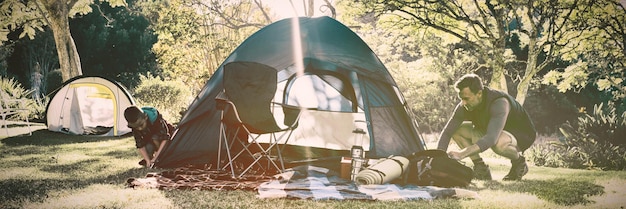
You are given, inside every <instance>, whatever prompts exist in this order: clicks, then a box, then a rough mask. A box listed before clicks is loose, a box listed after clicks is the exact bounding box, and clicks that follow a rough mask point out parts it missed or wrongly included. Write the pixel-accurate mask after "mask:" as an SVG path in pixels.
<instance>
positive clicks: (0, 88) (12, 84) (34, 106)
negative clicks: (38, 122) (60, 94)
mask: <svg viewBox="0 0 626 209" xmlns="http://www.w3.org/2000/svg"><path fill="white" fill-rule="evenodd" d="M30 93H31V92H30V91H27V90H26V89H24V87H22V85H21V84H20V83H18V82H17V81H15V80H14V79H13V78H11V79H7V78H4V77H3V78H1V79H0V96H1V97H2V98H3V99H7V100H15V99H20V100H21V101H19V102H10V103H8V104H7V105H8V107H10V108H27V109H29V111H24V112H20V113H19V114H15V115H12V116H10V117H9V119H17V120H24V119H26V117H28V118H29V120H32V119H40V118H41V114H39V113H41V112H42V111H41V109H42V108H43V109H44V111H43V112H45V105H43V107H42V105H40V104H38V103H37V102H35V100H33V99H30V98H29V97H28V95H29V94H30ZM3 105H5V104H3ZM4 107H6V106H4Z"/></svg>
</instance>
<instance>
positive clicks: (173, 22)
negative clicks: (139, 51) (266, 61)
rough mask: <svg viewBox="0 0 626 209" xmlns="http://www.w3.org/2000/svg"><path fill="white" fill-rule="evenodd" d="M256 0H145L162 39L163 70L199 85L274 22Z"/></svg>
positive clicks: (159, 48) (156, 49)
mask: <svg viewBox="0 0 626 209" xmlns="http://www.w3.org/2000/svg"><path fill="white" fill-rule="evenodd" d="M257 3H259V2H257V1H254V2H252V1H250V0H240V1H216V0H172V1H144V2H143V3H142V5H143V13H144V14H146V16H147V17H148V19H149V20H150V21H151V23H152V26H153V30H154V31H155V33H156V34H157V36H158V42H157V43H156V44H155V45H154V46H153V51H154V52H155V53H156V56H157V61H158V64H159V71H160V74H162V75H163V76H164V77H165V78H167V79H178V80H181V81H183V82H184V83H187V84H189V86H190V87H191V88H192V89H194V90H199V89H200V88H201V87H202V85H204V83H205V82H206V80H207V79H208V78H209V77H210V76H211V75H212V74H213V71H214V70H215V69H217V67H218V66H219V65H220V64H221V62H222V61H223V60H224V59H225V58H226V57H227V56H228V55H229V54H230V53H231V52H232V51H233V50H234V49H235V48H236V47H237V46H238V44H239V43H241V42H242V41H243V40H244V39H245V38H247V37H248V36H249V35H251V34H252V33H253V32H256V31H257V30H258V29H260V28H262V27H264V26H265V25H267V24H269V23H271V20H270V19H267V18H268V17H269V16H268V15H267V14H266V12H267V11H266V9H265V8H263V7H262V4H260V3H259V4H257Z"/></svg>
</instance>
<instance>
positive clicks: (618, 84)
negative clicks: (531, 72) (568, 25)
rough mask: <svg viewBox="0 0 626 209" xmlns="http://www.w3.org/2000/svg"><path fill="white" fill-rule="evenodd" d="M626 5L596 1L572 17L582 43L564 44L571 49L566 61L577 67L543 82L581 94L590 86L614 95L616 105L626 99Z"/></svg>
mask: <svg viewBox="0 0 626 209" xmlns="http://www.w3.org/2000/svg"><path fill="white" fill-rule="evenodd" d="M625 7H626V4H625V3H623V1H622V2H620V1H617V0H601V1H594V4H591V6H589V7H588V9H587V10H585V11H579V12H578V13H575V14H572V15H571V19H572V20H571V21H572V22H573V23H574V25H575V26H576V28H581V29H584V31H583V32H579V33H576V34H572V35H576V36H578V37H580V38H579V39H578V40H579V41H578V42H562V45H563V46H564V47H568V48H571V49H574V50H571V52H570V53H563V55H562V56H563V58H564V59H566V60H572V62H573V63H574V64H573V65H570V66H568V67H567V68H565V69H560V70H558V71H551V72H549V73H548V74H547V75H546V76H545V77H544V79H543V82H544V83H546V84H552V85H555V86H557V87H558V89H559V91H561V92H566V91H568V90H576V91H580V90H581V89H582V88H584V87H587V86H588V85H592V86H596V87H597V88H598V89H599V90H601V91H607V92H610V93H611V94H612V95H613V98H614V100H615V101H616V102H619V103H621V101H623V100H624V98H626V80H624V78H625V77H626V48H625V45H626V38H625V37H626V8H625Z"/></svg>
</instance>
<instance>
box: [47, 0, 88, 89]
mask: <svg viewBox="0 0 626 209" xmlns="http://www.w3.org/2000/svg"><path fill="white" fill-rule="evenodd" d="M41 2H42V3H43V5H44V7H45V8H46V11H48V14H49V16H48V17H49V26H50V29H52V34H53V35H54V42H55V43H56V49H57V54H58V56H59V66H60V67H61V77H62V79H63V81H64V82H65V81H67V80H69V79H70V78H73V77H75V76H79V75H82V74H83V72H82V69H81V66H80V58H79V56H78V50H77V49H76V45H75V44H74V39H73V38H72V35H71V33H70V24H69V19H68V13H69V10H70V8H69V7H68V5H67V4H66V3H67V2H66V1H64V0H47V1H46V0H44V1H41Z"/></svg>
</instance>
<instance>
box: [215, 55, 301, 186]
mask: <svg viewBox="0 0 626 209" xmlns="http://www.w3.org/2000/svg"><path fill="white" fill-rule="evenodd" d="M276 82H277V75H276V70H275V69H274V68H272V67H269V66H266V65H263V64H259V63H253V62H233V63H228V64H226V65H225V66H224V78H223V84H224V91H223V92H222V93H220V94H219V95H218V96H217V97H216V105H217V109H219V110H221V111H222V113H221V125H220V139H219V147H220V148H219V149H218V150H219V151H218V168H220V169H224V170H225V169H226V168H227V167H230V171H231V173H232V176H233V177H235V176H238V177H241V176H243V175H244V174H246V173H247V172H249V171H250V169H252V168H253V167H254V166H255V165H259V167H260V168H262V169H263V170H265V171H268V170H267V169H266V168H265V167H264V166H263V165H261V162H262V161H261V160H262V159H266V160H267V161H268V165H267V166H268V167H269V168H270V169H276V170H278V171H283V170H284V169H285V166H284V162H283V158H282V154H281V150H280V148H279V146H278V144H280V143H286V142H287V140H288V139H289V137H291V133H292V132H293V129H295V128H296V127H297V124H298V119H299V117H300V109H298V108H297V107H294V106H288V105H283V104H278V103H273V102H272V99H273V98H274V94H275V93H276ZM272 105H280V106H281V107H282V109H283V112H284V114H285V120H284V124H285V127H279V125H278V124H277V123H276V119H275V118H274V114H273V113H272V111H271V110H272V107H273V106H272ZM278 133H280V134H278ZM266 134H269V144H268V145H267V146H265V147H264V146H262V145H261V144H260V143H259V142H258V139H259V137H261V136H263V135H266ZM236 142H237V143H236ZM222 146H224V148H225V151H226V156H227V157H228V162H227V163H226V164H225V165H224V166H223V167H222V166H221V165H220V163H221V162H220V161H221V155H222V153H221V150H222ZM234 146H241V149H240V150H234V149H233V148H234ZM238 148H239V147H238ZM273 148H275V150H276V155H275V156H273V155H272V154H273V153H271V151H272V149H273ZM257 150H258V152H255V151H257ZM233 151H235V152H237V153H232V152H233ZM244 156H249V157H251V158H252V159H251V160H250V161H252V162H251V163H250V164H248V165H245V164H244V165H243V167H245V168H244V169H243V171H241V172H240V173H239V175H237V174H236V172H235V168H234V167H235V162H237V163H242V162H243V163H247V162H245V161H243V158H244ZM274 157H275V159H274ZM237 159H240V160H239V161H237ZM275 161H278V162H279V164H276V162H275ZM279 165H280V166H279Z"/></svg>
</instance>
